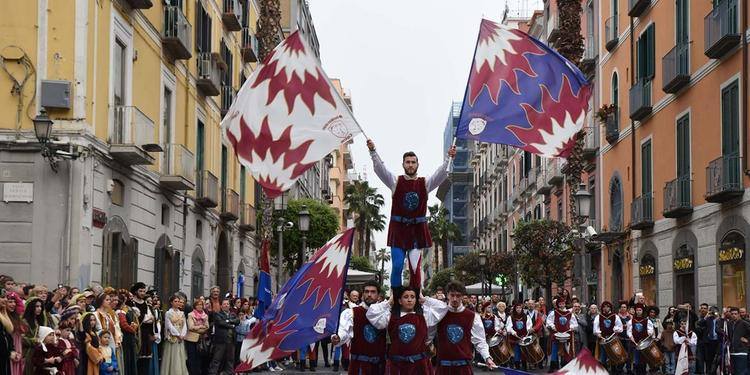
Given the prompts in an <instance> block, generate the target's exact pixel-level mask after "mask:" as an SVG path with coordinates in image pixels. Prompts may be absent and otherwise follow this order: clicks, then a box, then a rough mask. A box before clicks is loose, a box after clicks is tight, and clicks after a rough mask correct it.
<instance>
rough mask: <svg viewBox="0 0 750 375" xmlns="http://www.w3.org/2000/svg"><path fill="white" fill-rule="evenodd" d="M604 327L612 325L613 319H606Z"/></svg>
mask: <svg viewBox="0 0 750 375" xmlns="http://www.w3.org/2000/svg"><path fill="white" fill-rule="evenodd" d="M604 327H606V328H609V327H612V320H611V319H604Z"/></svg>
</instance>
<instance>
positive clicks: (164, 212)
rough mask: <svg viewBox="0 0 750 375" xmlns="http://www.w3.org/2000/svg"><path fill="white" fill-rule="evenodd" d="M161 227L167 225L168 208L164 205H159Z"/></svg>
mask: <svg viewBox="0 0 750 375" xmlns="http://www.w3.org/2000/svg"><path fill="white" fill-rule="evenodd" d="M161 225H164V226H168V225H169V206H168V205H166V204H162V205H161Z"/></svg>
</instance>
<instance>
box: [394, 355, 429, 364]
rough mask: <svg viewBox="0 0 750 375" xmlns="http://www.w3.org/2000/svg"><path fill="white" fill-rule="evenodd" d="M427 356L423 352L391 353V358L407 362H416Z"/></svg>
mask: <svg viewBox="0 0 750 375" xmlns="http://www.w3.org/2000/svg"><path fill="white" fill-rule="evenodd" d="M425 358H427V355H426V354H424V353H419V354H414V355H392V356H391V360H392V361H396V362H409V363H416V362H419V361H421V360H423V359H425Z"/></svg>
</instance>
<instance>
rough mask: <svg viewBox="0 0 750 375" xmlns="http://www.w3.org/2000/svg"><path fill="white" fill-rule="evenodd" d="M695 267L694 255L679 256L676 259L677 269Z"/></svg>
mask: <svg viewBox="0 0 750 375" xmlns="http://www.w3.org/2000/svg"><path fill="white" fill-rule="evenodd" d="M692 269H693V257H692V256H690V257H685V258H678V259H675V260H674V270H675V271H687V270H692Z"/></svg>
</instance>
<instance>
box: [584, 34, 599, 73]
mask: <svg viewBox="0 0 750 375" xmlns="http://www.w3.org/2000/svg"><path fill="white" fill-rule="evenodd" d="M597 58H599V51H598V50H597V46H596V40H595V39H594V36H593V35H589V36H587V37H586V40H585V41H584V49H583V59H581V71H582V72H583V74H585V75H586V78H588V79H589V80H591V78H593V77H594V75H595V74H596V60H597Z"/></svg>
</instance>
